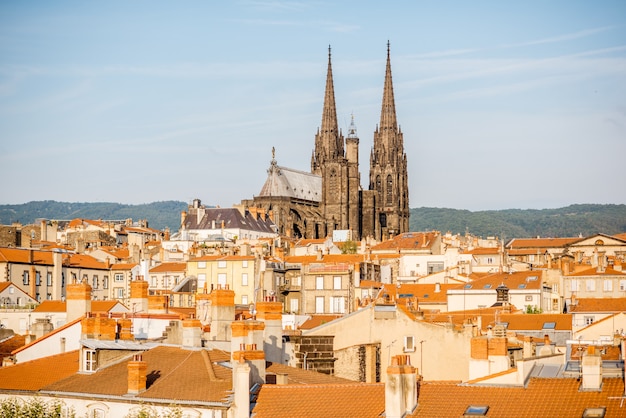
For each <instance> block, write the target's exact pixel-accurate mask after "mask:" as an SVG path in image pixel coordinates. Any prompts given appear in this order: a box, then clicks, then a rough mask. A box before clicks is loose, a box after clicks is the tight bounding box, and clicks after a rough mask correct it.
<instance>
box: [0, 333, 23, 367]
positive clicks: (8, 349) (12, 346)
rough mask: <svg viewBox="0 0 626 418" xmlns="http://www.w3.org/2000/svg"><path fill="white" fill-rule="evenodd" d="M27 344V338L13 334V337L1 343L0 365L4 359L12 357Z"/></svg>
mask: <svg viewBox="0 0 626 418" xmlns="http://www.w3.org/2000/svg"><path fill="white" fill-rule="evenodd" d="M24 344H26V336H25V335H18V334H13V336H11V337H9V338H6V339H4V340H2V341H1V342H0V364H2V359H4V358H5V357H8V356H10V355H11V353H12V352H13V351H14V350H17V349H18V348H20V347H22V346H24Z"/></svg>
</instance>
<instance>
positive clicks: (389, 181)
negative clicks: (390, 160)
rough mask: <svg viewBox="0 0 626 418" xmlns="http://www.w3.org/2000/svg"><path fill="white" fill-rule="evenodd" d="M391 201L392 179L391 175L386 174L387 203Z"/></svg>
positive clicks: (389, 203)
mask: <svg viewBox="0 0 626 418" xmlns="http://www.w3.org/2000/svg"><path fill="white" fill-rule="evenodd" d="M392 202H393V179H392V178H391V175H388V176H387V205H391V203H392Z"/></svg>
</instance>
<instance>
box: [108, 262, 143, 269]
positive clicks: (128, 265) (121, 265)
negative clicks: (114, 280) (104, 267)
mask: <svg viewBox="0 0 626 418" xmlns="http://www.w3.org/2000/svg"><path fill="white" fill-rule="evenodd" d="M135 266H137V264H133V263H117V264H111V270H132V269H133V267H135Z"/></svg>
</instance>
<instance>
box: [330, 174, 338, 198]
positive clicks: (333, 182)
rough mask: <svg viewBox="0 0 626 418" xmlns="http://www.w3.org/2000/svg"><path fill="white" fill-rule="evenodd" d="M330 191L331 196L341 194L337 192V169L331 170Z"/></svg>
mask: <svg viewBox="0 0 626 418" xmlns="http://www.w3.org/2000/svg"><path fill="white" fill-rule="evenodd" d="M328 191H329V192H330V194H331V196H334V195H336V194H337V193H338V192H339V191H338V190H337V171H335V169H332V170H330V184H329V189H328Z"/></svg>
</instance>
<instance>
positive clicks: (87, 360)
mask: <svg viewBox="0 0 626 418" xmlns="http://www.w3.org/2000/svg"><path fill="white" fill-rule="evenodd" d="M97 368H98V353H97V352H96V350H83V371H84V372H89V373H92V372H95V371H96V369H97Z"/></svg>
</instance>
